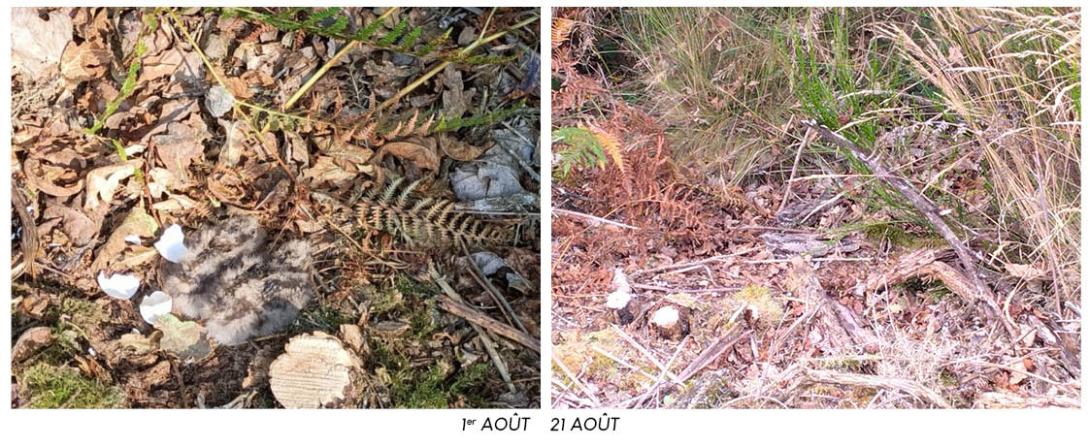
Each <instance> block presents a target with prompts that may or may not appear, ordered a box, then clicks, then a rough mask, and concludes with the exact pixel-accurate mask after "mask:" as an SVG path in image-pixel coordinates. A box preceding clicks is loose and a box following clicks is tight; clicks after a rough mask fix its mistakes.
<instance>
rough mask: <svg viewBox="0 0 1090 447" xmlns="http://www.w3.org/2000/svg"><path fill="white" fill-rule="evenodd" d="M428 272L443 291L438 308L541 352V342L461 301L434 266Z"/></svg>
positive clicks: (459, 296) (438, 298)
mask: <svg viewBox="0 0 1090 447" xmlns="http://www.w3.org/2000/svg"><path fill="white" fill-rule="evenodd" d="M428 272H429V273H430V274H431V277H432V280H433V281H435V283H436V284H438V285H439V288H441V289H443V292H444V293H445V295H439V296H437V297H436V300H437V301H438V303H439V307H440V308H442V309H443V310H445V311H447V312H450V313H452V314H454V315H457V316H459V317H462V318H464V319H466V320H468V321H469V322H470V323H474V324H477V325H480V326H481V327H483V328H485V329H488V330H490V331H492V332H494V333H496V334H497V335H500V336H501V337H504V338H507V339H509V340H512V341H515V342H517V343H518V344H520V345H523V346H525V347H527V348H530V349H531V350H533V351H534V352H541V342H540V341H538V340H537V339H536V338H534V337H531V336H529V335H527V334H525V333H522V332H519V331H518V330H517V329H515V328H513V327H511V326H508V325H506V324H503V323H501V322H499V321H496V319H494V318H492V317H490V316H488V314H486V313H484V312H481V311H479V310H477V309H475V308H474V307H473V306H470V305H469V304H466V303H465V301H464V300H462V297H461V295H458V292H455V291H454V289H453V288H452V287H450V284H447V281H446V280H444V279H443V278H442V277H441V276H439V272H438V271H436V270H435V266H434V265H429V266H428Z"/></svg>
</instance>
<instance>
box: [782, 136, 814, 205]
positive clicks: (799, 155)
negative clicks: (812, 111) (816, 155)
mask: <svg viewBox="0 0 1090 447" xmlns="http://www.w3.org/2000/svg"><path fill="white" fill-rule="evenodd" d="M812 139H813V131H811V130H807V131H806V134H805V135H803V136H802V141H800V142H799V150H798V151H796V152H795V162H794V163H792V164H791V175H790V176H789V177H788V180H787V186H786V188H784V191H783V199H782V200H780V207H779V208H777V209H776V213H775V215H778V214H780V213H782V212H783V209H784V207H786V206H787V200H788V199H789V198H790V197H791V185H794V184H795V183H794V182H792V181H791V180H792V179H794V178H795V172H796V171H798V169H799V160H800V159H801V158H802V151H803V149H806V146H809V145H810V141H811V140H812ZM804 222H805V220H804Z"/></svg>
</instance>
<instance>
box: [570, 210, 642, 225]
mask: <svg viewBox="0 0 1090 447" xmlns="http://www.w3.org/2000/svg"><path fill="white" fill-rule="evenodd" d="M553 214H563V215H566V216H571V217H577V218H580V219H583V220H588V221H591V222H594V223H598V224H606V225H612V226H615V227H619V228H624V229H627V230H639V229H640V228H639V227H633V226H632V225H628V224H623V223H620V222H617V221H612V220H609V219H606V218H602V217H598V216H591V215H590V214H583V213H580V212H578V211H572V210H566V209H563V208H553Z"/></svg>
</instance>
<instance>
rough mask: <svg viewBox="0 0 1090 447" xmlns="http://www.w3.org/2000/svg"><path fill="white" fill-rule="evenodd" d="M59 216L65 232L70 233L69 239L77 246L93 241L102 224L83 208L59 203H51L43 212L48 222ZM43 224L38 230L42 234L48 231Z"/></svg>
mask: <svg viewBox="0 0 1090 447" xmlns="http://www.w3.org/2000/svg"><path fill="white" fill-rule="evenodd" d="M57 218H59V219H60V221H61V224H62V228H63V231H64V234H66V235H68V239H70V240H71V241H72V244H73V245H75V246H77V247H80V246H84V245H87V243H89V242H91V240H92V239H94V237H95V235H96V234H98V229H99V228H100V227H101V225H102V223H101V222H99V221H97V220H96V219H92V218H91V217H90V216H88V215H87V214H86V213H84V212H83V210H80V209H77V208H72V207H68V206H65V205H62V204H59V203H50V204H49V205H47V206H46V208H45V212H44V213H42V219H43V220H44V221H46V222H48V221H49V220H50V219H57ZM43 226H44V224H43V225H39V229H38V232H39V233H40V234H46V231H43V228H42V227H43Z"/></svg>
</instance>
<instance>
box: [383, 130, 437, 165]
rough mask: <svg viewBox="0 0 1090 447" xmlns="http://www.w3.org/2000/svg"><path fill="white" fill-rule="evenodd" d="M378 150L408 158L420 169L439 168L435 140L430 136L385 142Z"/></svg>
mask: <svg viewBox="0 0 1090 447" xmlns="http://www.w3.org/2000/svg"><path fill="white" fill-rule="evenodd" d="M422 143H424V144H422ZM379 152H381V153H384V154H390V155H393V156H395V157H398V158H403V159H406V160H409V161H411V162H412V163H413V164H414V165H416V167H418V168H420V169H426V170H429V171H438V170H439V153H438V152H437V151H436V147H435V140H433V139H431V138H427V139H423V140H419V141H397V142H393V143H386V144H385V145H383V146H382V147H381V148H380V149H379Z"/></svg>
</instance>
